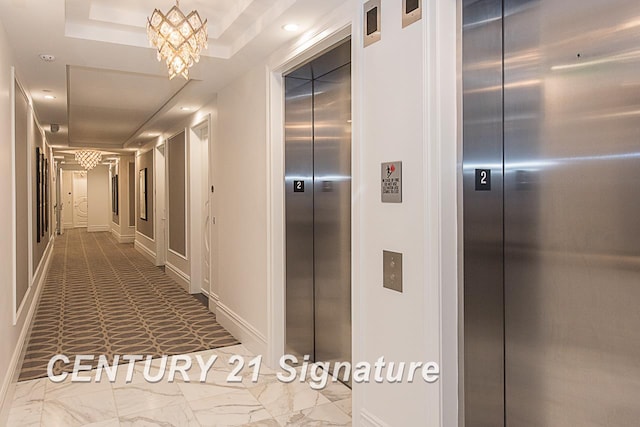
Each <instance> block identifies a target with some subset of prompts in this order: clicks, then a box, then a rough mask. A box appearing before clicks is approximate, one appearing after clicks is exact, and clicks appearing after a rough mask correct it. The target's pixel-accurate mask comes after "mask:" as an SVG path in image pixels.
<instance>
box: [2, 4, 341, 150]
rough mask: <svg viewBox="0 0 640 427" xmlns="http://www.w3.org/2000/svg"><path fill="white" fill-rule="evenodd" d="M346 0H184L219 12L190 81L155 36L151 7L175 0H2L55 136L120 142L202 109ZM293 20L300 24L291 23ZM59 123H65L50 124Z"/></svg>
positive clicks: (96, 144)
mask: <svg viewBox="0 0 640 427" xmlns="http://www.w3.org/2000/svg"><path fill="white" fill-rule="evenodd" d="M341 3H344V1H343V0H324V1H317V0H182V1H181V3H180V7H181V9H182V10H184V11H187V12H188V11H191V10H194V9H197V10H198V11H199V12H200V15H201V16H202V18H203V19H208V21H209V24H208V26H209V49H208V50H207V51H206V52H204V54H203V57H202V59H201V61H200V63H199V64H196V65H195V66H194V67H193V68H192V69H191V72H190V74H191V78H192V80H190V81H189V82H186V81H185V80H184V79H182V78H180V77H177V78H175V79H174V80H172V81H169V79H168V75H167V70H166V66H165V65H164V63H160V62H158V61H157V58H156V52H155V50H154V49H153V48H151V47H150V46H149V43H148V41H147V37H146V19H147V17H148V16H149V15H150V14H151V12H152V11H153V9H155V8H158V9H161V10H162V11H165V12H166V11H167V10H168V9H170V8H171V6H173V5H174V4H175V2H174V1H171V0H0V20H1V21H2V24H3V25H4V27H5V29H6V31H7V34H8V37H9V41H10V43H11V45H12V47H13V50H14V54H15V56H16V59H17V62H18V64H17V69H18V78H19V79H20V80H21V82H22V84H23V85H24V86H25V89H26V90H27V91H28V92H29V93H30V95H31V97H32V99H33V102H34V107H35V110H36V113H37V115H38V118H39V121H40V122H41V124H42V125H43V127H44V128H45V130H46V131H47V137H48V139H49V141H50V143H51V144H53V145H54V146H55V147H59V148H61V147H67V146H69V147H90V148H101V149H111V150H113V149H124V148H129V147H134V146H135V147H137V146H138V144H140V143H144V142H146V141H148V140H150V139H152V138H153V137H155V136H157V135H159V134H160V133H161V132H163V131H164V130H166V129H167V128H169V127H170V126H171V125H172V124H174V123H175V122H176V121H178V120H180V119H182V118H184V117H185V116H187V115H189V114H193V112H194V111H197V110H198V109H199V108H201V107H202V106H204V105H205V104H207V103H208V102H210V101H211V100H212V99H213V97H214V96H215V93H217V91H218V90H219V89H220V88H221V87H223V86H224V85H225V84H227V83H229V82H230V81H231V80H232V79H233V78H234V77H236V76H238V75H240V74H242V73H244V72H246V71H247V70H248V69H249V68H250V67H252V66H254V65H256V64H257V63H258V61H260V60H261V59H262V58H264V57H265V56H266V55H268V54H269V53H270V52H273V51H274V50H275V49H277V48H278V47H279V46H280V45H282V44H283V43H285V42H286V41H287V40H291V39H293V38H295V37H298V36H300V35H302V34H304V32H305V30H307V29H309V28H310V27H311V26H312V24H313V23H314V22H315V21H316V19H318V18H319V17H321V16H323V15H325V14H326V13H328V12H330V11H331V10H333V9H335V8H336V7H337V6H338V5H340V4H341ZM288 23H296V24H298V25H300V31H298V32H286V31H284V30H283V29H282V27H283V26H284V25H285V24H288ZM41 54H51V55H54V56H55V57H56V60H55V61H54V62H44V61H42V60H41V59H40V55H41ZM45 95H52V96H54V97H55V99H46V98H45ZM182 107H189V111H183V109H182ZM51 123H56V124H60V131H59V132H57V133H55V134H53V133H50V132H49V124H51Z"/></svg>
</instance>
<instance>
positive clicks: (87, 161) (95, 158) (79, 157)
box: [76, 150, 102, 171]
mask: <svg viewBox="0 0 640 427" xmlns="http://www.w3.org/2000/svg"><path fill="white" fill-rule="evenodd" d="M76 161H77V162H78V163H80V166H82V167H83V168H85V169H86V170H88V171H90V170H91V169H93V168H95V167H96V166H98V165H99V164H100V162H101V161H102V153H101V152H99V151H93V150H80V151H76Z"/></svg>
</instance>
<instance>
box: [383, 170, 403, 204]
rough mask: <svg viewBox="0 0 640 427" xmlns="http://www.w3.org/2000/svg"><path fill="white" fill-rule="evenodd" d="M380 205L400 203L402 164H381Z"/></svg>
mask: <svg viewBox="0 0 640 427" xmlns="http://www.w3.org/2000/svg"><path fill="white" fill-rule="evenodd" d="M382 203H402V162H391V163H383V164H382Z"/></svg>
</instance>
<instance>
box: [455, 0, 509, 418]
mask: <svg viewBox="0 0 640 427" xmlns="http://www.w3.org/2000/svg"><path fill="white" fill-rule="evenodd" d="M462 13H463V39H462V42H463V83H462V84H463V138H464V139H463V161H464V168H463V173H464V175H463V186H464V200H463V202H464V214H463V221H464V398H465V402H464V415H465V420H466V424H465V425H466V426H473V427H476V426H478V427H499V426H503V425H504V341H503V338H504V326H503V323H504V319H503V312H504V306H503V297H504V295H503V234H502V227H503V219H502V200H503V194H502V181H503V175H502V1H501V0H490V1H486V0H485V1H471V0H468V1H464V7H463V11H462ZM476 170H488V171H491V191H476V188H478V189H479V190H481V189H482V187H476ZM479 177H480V178H482V176H481V175H480V176H479Z"/></svg>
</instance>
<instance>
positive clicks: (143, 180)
mask: <svg viewBox="0 0 640 427" xmlns="http://www.w3.org/2000/svg"><path fill="white" fill-rule="evenodd" d="M138 179H139V182H140V188H139V195H140V202H139V203H140V219H141V220H144V221H146V220H147V168H144V169H140V172H139V177H138Z"/></svg>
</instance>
